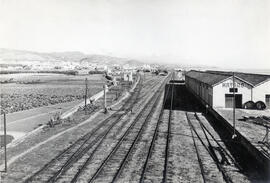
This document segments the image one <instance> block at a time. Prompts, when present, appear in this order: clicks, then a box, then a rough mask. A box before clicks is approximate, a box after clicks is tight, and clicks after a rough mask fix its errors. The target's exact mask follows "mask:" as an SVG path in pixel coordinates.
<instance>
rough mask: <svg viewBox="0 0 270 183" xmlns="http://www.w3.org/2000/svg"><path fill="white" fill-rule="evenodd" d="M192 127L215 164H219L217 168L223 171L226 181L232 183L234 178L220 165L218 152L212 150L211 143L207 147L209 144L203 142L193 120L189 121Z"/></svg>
mask: <svg viewBox="0 0 270 183" xmlns="http://www.w3.org/2000/svg"><path fill="white" fill-rule="evenodd" d="M189 124H190V127H192V129H193V131H194V132H195V134H196V136H197V137H198V139H199V140H200V142H201V143H202V145H203V146H204V148H205V149H206V151H207V152H208V153H209V155H210V156H211V158H212V159H213V161H214V162H215V164H216V165H217V168H218V169H219V171H221V173H222V176H223V179H224V180H225V182H230V183H232V180H231V178H230V177H228V176H227V175H226V173H225V170H224V169H223V167H222V166H220V164H219V162H218V159H217V157H216V154H213V153H214V152H213V149H212V150H211V149H210V148H211V145H210V144H209V147H210V148H209V147H207V145H206V144H205V143H204V142H203V140H202V139H201V137H200V135H199V134H198V132H197V130H195V127H194V126H193V125H192V123H191V121H189Z"/></svg>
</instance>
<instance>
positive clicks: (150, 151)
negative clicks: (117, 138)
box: [140, 85, 170, 183]
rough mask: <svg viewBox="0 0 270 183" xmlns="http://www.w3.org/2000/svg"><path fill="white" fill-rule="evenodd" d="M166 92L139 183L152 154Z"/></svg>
mask: <svg viewBox="0 0 270 183" xmlns="http://www.w3.org/2000/svg"><path fill="white" fill-rule="evenodd" d="M169 90H170V85H169V87H168V91H169ZM168 94H169V92H166V95H165V98H164V102H163V104H162V108H161V111H160V113H159V117H158V120H157V125H156V127H155V131H154V134H153V137H152V140H151V144H150V147H149V150H148V153H147V157H146V160H145V163H144V166H143V170H142V173H141V177H140V183H143V182H144V178H145V173H146V169H147V167H148V162H149V159H150V158H151V155H152V151H153V148H154V143H155V140H156V137H157V134H158V128H159V126H160V123H161V118H162V116H163V113H164V107H165V101H166V100H167V97H168Z"/></svg>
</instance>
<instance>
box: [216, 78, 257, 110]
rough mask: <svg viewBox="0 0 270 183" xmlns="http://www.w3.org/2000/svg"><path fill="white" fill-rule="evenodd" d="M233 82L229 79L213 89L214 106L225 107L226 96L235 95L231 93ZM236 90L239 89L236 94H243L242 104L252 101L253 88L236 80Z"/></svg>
mask: <svg viewBox="0 0 270 183" xmlns="http://www.w3.org/2000/svg"><path fill="white" fill-rule="evenodd" d="M232 84H233V81H232V78H229V79H227V80H225V81H223V82H222V83H220V84H218V85H216V86H214V87H213V106H214V107H225V94H233V93H232V92H230V91H229V90H230V88H233V87H232ZM235 88H238V92H237V93H235V94H242V104H243V103H245V102H247V101H249V100H251V88H252V87H251V86H250V85H248V84H246V83H244V82H243V81H241V80H238V79H235Z"/></svg>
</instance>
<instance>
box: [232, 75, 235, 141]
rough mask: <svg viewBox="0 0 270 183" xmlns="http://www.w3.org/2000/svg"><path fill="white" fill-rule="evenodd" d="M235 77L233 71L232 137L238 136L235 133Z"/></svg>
mask: <svg viewBox="0 0 270 183" xmlns="http://www.w3.org/2000/svg"><path fill="white" fill-rule="evenodd" d="M234 82H235V78H234V72H233V136H232V139H234V138H235V137H236V134H235V83H234Z"/></svg>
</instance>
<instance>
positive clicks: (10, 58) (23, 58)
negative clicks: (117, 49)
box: [0, 48, 143, 66]
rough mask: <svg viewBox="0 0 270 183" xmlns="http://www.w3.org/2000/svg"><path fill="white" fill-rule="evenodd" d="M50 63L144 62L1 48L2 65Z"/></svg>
mask: <svg viewBox="0 0 270 183" xmlns="http://www.w3.org/2000/svg"><path fill="white" fill-rule="evenodd" d="M50 62H53V63H55V62H79V63H80V62H88V63H93V64H106V65H113V64H121V65H123V64H129V65H136V66H138V65H142V64H143V63H142V62H139V61H137V60H130V59H125V58H118V57H112V56H106V55H87V54H84V53H82V52H51V53H41V52H33V51H23V50H12V49H4V48H0V64H26V65H27V64H42V63H47V64H48V63H50Z"/></svg>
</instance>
